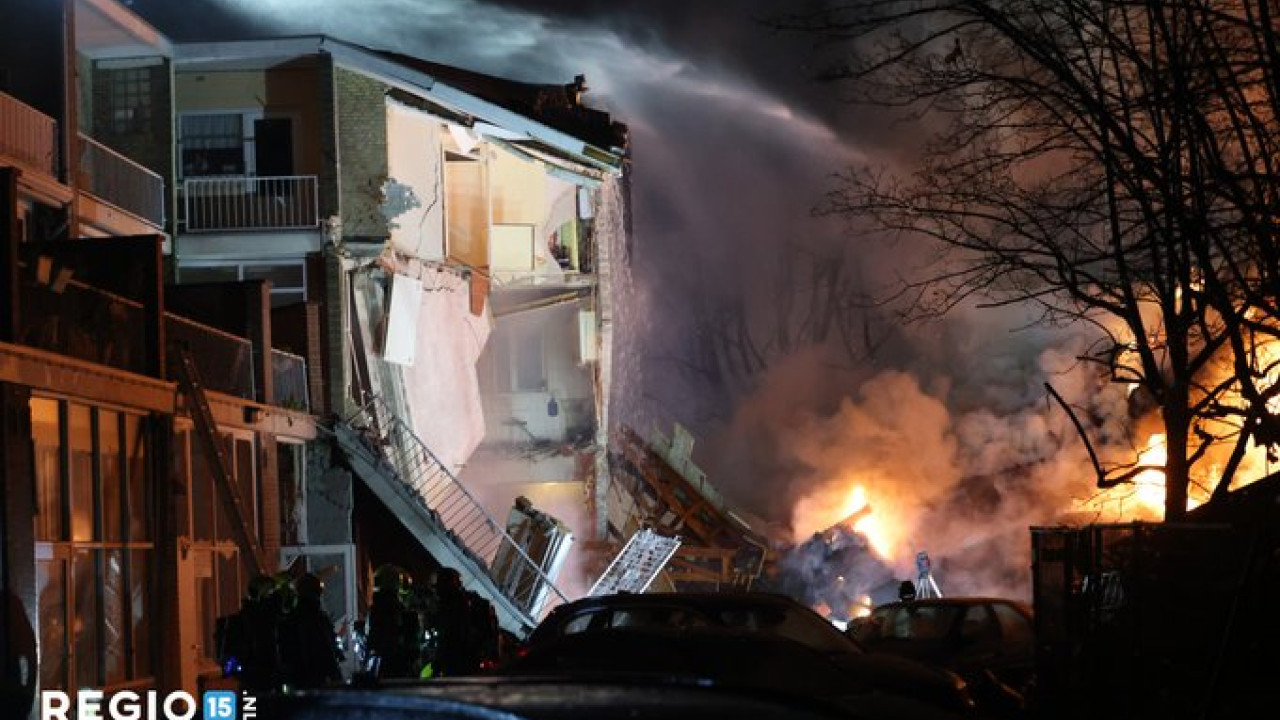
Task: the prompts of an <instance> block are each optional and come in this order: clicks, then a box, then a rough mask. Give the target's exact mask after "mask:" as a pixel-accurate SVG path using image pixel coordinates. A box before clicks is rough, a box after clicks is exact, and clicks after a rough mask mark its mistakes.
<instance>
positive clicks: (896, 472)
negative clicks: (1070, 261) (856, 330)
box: [779, 336, 1130, 598]
mask: <svg viewBox="0 0 1280 720" xmlns="http://www.w3.org/2000/svg"><path fill="white" fill-rule="evenodd" d="M1040 340H1042V341H1048V340H1050V336H1042V337H1041V338H1040ZM1054 340H1056V342H1054V343H1051V344H1049V345H1048V347H1036V343H1032V344H1031V345H1030V346H1028V347H1025V348H1024V349H1025V350H1026V351H1028V352H1030V353H1031V355H1030V356H1029V357H1017V356H1005V357H990V356H991V355H992V354H995V355H997V356H998V355H999V354H1000V350H1001V349H1008V348H1010V347H1015V348H1016V347H1018V345H1019V343H1018V342H1016V341H1015V342H1009V343H1005V344H1004V345H1002V346H992V345H987V346H986V349H985V351H984V352H985V354H986V355H987V356H988V359H989V360H990V361H991V362H990V363H979V365H980V366H981V367H988V368H997V369H1000V368H1003V370H1004V371H1006V372H1007V373H1008V374H1007V375H1005V376H1004V377H1003V378H1000V379H999V380H997V379H996V378H992V377H988V376H985V375H982V374H980V375H978V376H976V377H970V376H965V375H962V374H959V373H960V372H963V371H964V370H965V369H966V366H967V365H969V364H970V362H967V361H966V360H965V359H964V358H963V357H956V358H954V359H953V360H954V361H953V363H951V364H950V366H949V367H948V366H947V365H941V366H937V367H933V368H925V367H919V368H917V369H914V370H912V371H910V372H907V371H903V370H898V369H891V370H885V371H883V372H881V373H879V374H878V375H875V376H873V377H871V378H869V379H867V380H865V381H863V382H862V384H861V385H860V386H859V387H858V388H857V389H856V390H855V391H854V392H853V393H851V394H850V395H849V396H848V397H847V398H846V399H845V400H844V401H843V402H842V403H841V405H840V407H839V408H838V409H837V410H836V411H835V412H833V413H829V414H825V415H819V414H813V415H811V416H809V417H808V419H807V421H806V422H803V423H800V424H796V425H792V426H790V427H791V428H792V429H791V430H790V431H788V432H786V434H785V435H784V436H783V437H782V438H780V442H779V447H780V448H781V452H783V453H790V455H791V456H792V457H793V458H794V460H795V461H796V463H797V464H798V468H797V469H796V472H795V473H794V475H793V476H792V479H791V481H792V489H793V492H794V493H795V494H796V500H795V502H794V503H793V504H791V505H790V506H791V507H793V508H794V510H793V512H792V515H791V528H792V531H793V533H794V536H795V539H796V540H797V541H803V540H805V539H806V538H808V537H810V536H811V535H812V534H813V533H815V532H820V531H822V530H823V529H824V528H827V527H829V526H831V525H832V524H833V523H836V522H837V521H839V520H840V519H841V514H842V513H847V512H848V511H849V508H848V506H847V503H846V498H847V497H848V494H849V493H850V490H851V489H852V487H854V486H861V487H862V488H863V489H864V490H865V493H866V497H867V501H868V503H869V505H870V507H871V510H872V514H873V516H874V518H875V520H876V523H877V525H876V526H875V527H874V529H873V530H871V531H869V532H868V533H867V536H868V539H870V540H871V541H872V544H873V545H876V546H883V547H881V548H877V547H873V548H872V550H876V549H880V550H881V552H880V559H881V560H883V562H884V563H885V564H886V565H888V567H890V568H891V569H892V571H893V573H894V574H895V576H896V577H899V578H914V577H915V566H914V559H915V555H916V552H918V551H921V550H923V551H927V552H928V553H929V554H930V556H931V557H932V558H933V560H934V568H935V577H936V579H937V580H938V582H939V583H940V584H941V585H942V586H943V590H944V592H945V593H948V594H993V595H1005V596H1012V597H1023V598H1025V597H1027V596H1028V595H1029V592H1030V583H1029V566H1030V552H1029V551H1030V540H1029V535H1028V532H1027V531H1028V527H1029V526H1032V525H1037V524H1053V523H1056V522H1060V521H1062V520H1063V519H1064V518H1065V517H1067V516H1068V514H1069V513H1070V512H1071V511H1072V510H1073V509H1074V508H1076V507H1079V506H1080V504H1081V503H1082V502H1083V501H1085V500H1087V499H1088V498H1089V497H1090V496H1091V495H1092V494H1093V493H1094V492H1095V491H1094V490H1093V489H1092V481H1093V475H1092V471H1091V469H1090V466H1089V463H1088V459H1087V456H1086V454H1085V450H1084V448H1083V445H1082V443H1081V442H1080V439H1079V437H1078V434H1077V432H1076V430H1075V428H1074V427H1073V426H1072V425H1071V422H1070V420H1069V418H1068V417H1067V415H1066V414H1065V412H1063V410H1062V409H1061V408H1060V407H1058V406H1057V405H1053V404H1050V403H1049V402H1048V401H1047V393H1046V391H1045V389H1044V386H1043V384H1044V383H1045V382H1051V383H1052V384H1053V385H1054V387H1055V388H1056V389H1057V390H1058V391H1059V392H1060V393H1061V394H1062V395H1063V396H1064V398H1065V399H1066V400H1067V401H1068V402H1069V403H1071V404H1072V405H1073V406H1075V407H1076V408H1077V412H1078V414H1079V415H1080V416H1081V417H1082V418H1083V419H1084V421H1085V422H1087V423H1088V424H1089V430H1090V432H1091V433H1092V437H1093V438H1094V439H1095V441H1101V442H1102V449H1103V451H1104V453H1105V451H1106V450H1108V449H1109V447H1110V445H1112V444H1116V443H1123V438H1126V437H1128V436H1129V430H1128V428H1127V425H1128V422H1129V421H1128V402H1127V399H1126V392H1127V389H1126V388H1125V387H1124V386H1123V385H1118V384H1115V383H1109V382H1105V381H1104V380H1105V379H1104V378H1101V377H1099V375H1098V373H1097V370H1096V368H1094V367H1091V366H1089V365H1086V364H1081V363H1080V361H1079V360H1077V357H1078V356H1079V355H1080V354H1081V351H1082V350H1083V346H1082V344H1081V341H1080V340H1075V339H1073V338H1071V337H1069V336H1068V337H1059V338H1054ZM1114 449H1115V450H1116V452H1117V453H1119V452H1121V451H1122V450H1123V451H1124V452H1128V451H1129V450H1130V449H1129V448H1128V447H1127V446H1126V447H1123V448H1120V447H1115V448H1114ZM877 537H879V538H881V542H879V543H877V542H875V540H876V538H877ZM841 575H843V576H845V577H844V579H843V580H842V582H844V583H851V582H853V580H852V579H851V578H849V577H847V575H848V573H841ZM883 582H884V578H883V577H882V576H881V575H879V574H877V573H876V572H875V571H874V569H873V570H872V572H871V574H870V576H869V577H867V578H864V579H860V580H859V584H860V586H861V587H865V588H867V591H868V592H870V590H871V589H873V588H875V587H878V586H882V585H883Z"/></svg>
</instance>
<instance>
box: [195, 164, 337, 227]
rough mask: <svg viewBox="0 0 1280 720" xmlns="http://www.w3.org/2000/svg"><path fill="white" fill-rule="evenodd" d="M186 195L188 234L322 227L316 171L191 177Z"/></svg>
mask: <svg viewBox="0 0 1280 720" xmlns="http://www.w3.org/2000/svg"><path fill="white" fill-rule="evenodd" d="M182 197H183V212H184V217H185V220H186V229H187V231H188V232H212V231H218V230H289V229H307V228H315V227H319V226H320V206H319V204H318V203H319V198H318V196H317V194H316V176H315V175H288V176H282V177H219V178H188V179H187V180H185V181H184V182H183V184H182Z"/></svg>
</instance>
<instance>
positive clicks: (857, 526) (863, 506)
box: [840, 485, 896, 559]
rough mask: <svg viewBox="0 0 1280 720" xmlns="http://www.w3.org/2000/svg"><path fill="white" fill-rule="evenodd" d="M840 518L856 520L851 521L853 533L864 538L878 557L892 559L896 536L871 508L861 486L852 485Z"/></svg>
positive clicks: (865, 492) (864, 490)
mask: <svg viewBox="0 0 1280 720" xmlns="http://www.w3.org/2000/svg"><path fill="white" fill-rule="evenodd" d="M840 517H842V518H856V519H855V520H854V521H853V531H854V532H856V533H860V534H861V535H862V536H863V537H865V538H866V539H867V542H869V543H871V547H872V549H874V550H875V551H876V554H877V555H879V556H880V557H882V558H886V559H891V558H892V557H893V554H892V553H893V547H894V545H895V544H896V542H895V535H896V534H895V533H893V532H891V529H890V527H889V526H888V525H887V524H886V523H885V522H883V520H882V518H881V517H880V515H878V514H877V513H876V512H875V510H874V509H873V508H872V507H871V504H870V503H869V502H868V501H867V491H866V489H865V488H864V487H863V486H861V485H854V486H853V488H852V489H851V490H850V491H849V496H848V498H846V499H845V502H844V506H843V507H842V509H841V512H840Z"/></svg>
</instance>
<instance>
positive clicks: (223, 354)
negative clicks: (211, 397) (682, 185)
mask: <svg viewBox="0 0 1280 720" xmlns="http://www.w3.org/2000/svg"><path fill="white" fill-rule="evenodd" d="M165 335H166V338H167V339H168V342H169V344H170V345H171V346H172V345H183V344H185V345H186V346H187V347H188V348H189V349H190V350H191V355H192V357H193V358H195V362H196V368H197V369H198V370H199V371H200V379H201V380H203V381H204V384H205V387H207V388H208V389H210V390H216V391H218V392H223V393H226V394H228V395H235V396H237V397H242V398H244V399H246V400H255V399H256V393H255V389H256V388H255V384H254V382H253V343H251V342H249V341H248V340H246V339H244V338H242V337H237V336H235V335H232V334H231V333H227V332H223V331H221V330H219V329H217V328H212V327H209V326H208V325H202V324H200V323H198V322H196V321H194V320H188V319H187V318H184V317H181V316H179V315H174V314H173V313H165ZM174 362H176V355H174V354H172V353H171V354H170V357H169V364H170V368H169V374H170V376H171V377H177V373H176V368H175V367H174V365H173V364H174Z"/></svg>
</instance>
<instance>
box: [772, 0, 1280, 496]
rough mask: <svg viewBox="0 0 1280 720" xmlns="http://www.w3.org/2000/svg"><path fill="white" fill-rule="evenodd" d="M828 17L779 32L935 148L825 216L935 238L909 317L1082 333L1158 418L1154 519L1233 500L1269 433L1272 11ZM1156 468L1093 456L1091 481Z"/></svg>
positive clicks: (1275, 277) (983, 8) (916, 10)
mask: <svg viewBox="0 0 1280 720" xmlns="http://www.w3.org/2000/svg"><path fill="white" fill-rule="evenodd" d="M825 7H826V9H824V10H822V11H820V12H816V13H813V14H804V15H794V16H790V17H787V18H783V19H781V20H779V21H778V23H777V24H778V25H779V26H780V27H783V28H787V29H793V30H801V31H806V32H811V33H817V34H820V35H822V36H823V37H825V38H827V39H828V40H831V41H833V42H837V43H842V44H843V46H844V47H847V49H848V51H849V55H848V59H847V61H842V62H840V63H838V64H837V65H835V66H833V67H832V68H830V69H829V70H828V71H827V72H826V73H824V76H825V78H826V79H829V80H833V81H839V82H840V83H841V87H842V88H847V89H848V91H849V92H850V93H851V96H852V99H853V100H855V101H858V102H864V103H872V104H876V105H879V106H883V107H886V108H892V109H893V110H894V111H895V112H898V113H902V114H903V115H904V116H905V118H907V119H908V120H914V121H918V123H917V125H916V127H919V128H923V132H927V133H928V134H929V140H928V142H927V143H925V144H924V145H923V150H922V151H921V152H920V153H919V158H918V160H917V161H915V162H914V165H913V166H912V167H910V168H906V169H902V168H889V169H885V168H859V169H854V170H851V171H849V172H848V173H847V174H845V175H844V176H843V178H842V182H841V183H840V184H839V185H838V187H837V188H836V189H834V190H833V191H831V193H830V194H829V196H828V197H827V198H826V203H825V206H824V209H825V210H826V211H827V212H832V213H841V214H847V215H852V216H855V217H858V218H862V219H864V220H865V221H867V223H866V224H867V225H868V226H869V227H870V231H871V232H870V233H869V234H887V235H890V236H896V235H899V234H902V233H910V234H923V235H925V236H928V237H929V238H932V239H933V240H934V241H935V242H936V244H937V246H938V247H939V249H940V251H941V252H940V255H939V259H938V261H937V262H936V263H935V264H933V265H932V266H931V267H930V268H929V271H928V272H927V273H926V274H925V275H924V276H923V277H920V278H917V279H915V280H912V281H908V282H906V284H905V287H904V288H903V291H904V292H905V293H907V294H908V296H909V297H910V298H911V299H912V301H913V302H912V303H911V305H910V311H911V314H912V316H913V317H919V316H922V315H936V314H939V313H945V312H946V311H948V310H949V309H951V308H953V307H954V306H956V305H957V304H958V303H961V302H964V301H967V300H970V299H975V298H976V299H980V301H981V302H984V303H987V304H993V305H1004V304H1011V303H1019V304H1030V305H1032V306H1035V307H1037V308H1038V309H1039V311H1040V313H1041V315H1040V317H1041V318H1042V320H1043V321H1044V322H1046V323H1089V324H1092V325H1093V326H1094V327H1095V328H1096V329H1097V330H1098V337H1099V342H1098V344H1097V346H1096V348H1095V350H1096V352H1094V353H1093V354H1091V356H1090V358H1089V359H1090V360H1092V361H1094V362H1096V363H1098V364H1099V365H1101V366H1103V367H1105V368H1106V369H1107V370H1108V371H1109V372H1110V373H1111V374H1112V377H1113V378H1114V379H1115V380H1117V381H1121V382H1128V383H1133V384H1134V385H1135V386H1136V387H1137V388H1139V389H1140V391H1141V392H1142V393H1144V394H1145V395H1147V396H1149V398H1150V399H1151V402H1152V403H1153V404H1154V405H1155V407H1156V408H1158V410H1159V414H1160V421H1161V422H1162V424H1163V426H1164V431H1165V432H1164V434H1165V438H1166V444H1167V458H1168V459H1167V461H1166V462H1165V463H1164V466H1163V467H1161V468H1159V469H1160V470H1162V471H1163V472H1164V474H1165V478H1166V502H1165V517H1166V519H1168V520H1174V519H1177V518H1180V517H1182V516H1183V515H1184V514H1185V512H1186V508H1187V501H1188V489H1189V487H1190V485H1191V483H1192V482H1193V481H1195V482H1204V483H1208V484H1209V485H1211V486H1214V487H1213V490H1212V495H1211V498H1213V499H1218V498H1221V497H1222V496H1223V495H1225V493H1226V492H1227V490H1228V489H1229V488H1230V487H1231V483H1232V480H1233V476H1234V475H1235V473H1236V471H1237V469H1238V468H1239V466H1240V462H1241V459H1242V458H1243V457H1244V455H1245V453H1246V451H1248V450H1249V448H1250V447H1251V446H1252V445H1254V444H1256V445H1266V446H1273V445H1275V444H1276V443H1277V441H1280V431H1278V430H1277V422H1276V420H1277V418H1276V416H1275V411H1274V409H1273V408H1274V406H1275V405H1276V404H1277V401H1276V396H1277V394H1280V386H1278V385H1280V384H1278V383H1276V382H1275V379H1276V368H1275V367H1274V366H1275V365H1276V363H1277V361H1280V352H1273V351H1272V347H1273V345H1274V343H1275V341H1276V333H1277V330H1278V328H1280V305H1278V303H1280V247H1278V246H1277V238H1276V224H1275V220H1274V218H1275V217H1276V213H1277V210H1278V209H1280V176H1277V173H1276V167H1275V164H1276V163H1277V162H1280V152H1277V151H1278V150H1280V147H1277V143H1280V125H1278V124H1277V118H1278V117H1280V115H1278V113H1277V109H1278V108H1280V105H1278V102H1280V78H1278V77H1277V74H1278V73H1280V51H1278V50H1277V47H1278V46H1280V42H1278V38H1277V30H1276V27H1275V24H1276V20H1277V18H1280V12H1277V1H1276V0H852V1H849V2H842V3H836V4H828V5H827V6H825ZM1278 349H1280V348H1278ZM1080 428H1081V430H1082V433H1084V430H1085V429H1084V427H1083V426H1080ZM1085 441H1086V444H1088V441H1089V438H1088V437H1087V434H1086V437H1085ZM1091 450H1092V449H1091ZM1148 469H1150V468H1147V467H1143V466H1142V465H1141V463H1138V462H1136V461H1135V462H1127V463H1124V464H1120V465H1106V464H1104V463H1102V462H1100V461H1098V460H1096V459H1095V470H1096V472H1097V481H1098V484H1099V485H1100V486H1102V487H1108V486H1112V485H1115V484H1118V483H1124V482H1130V481H1132V480H1133V479H1134V478H1135V477H1136V476H1137V475H1138V474H1140V473H1141V472H1144V471H1145V470H1148Z"/></svg>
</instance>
